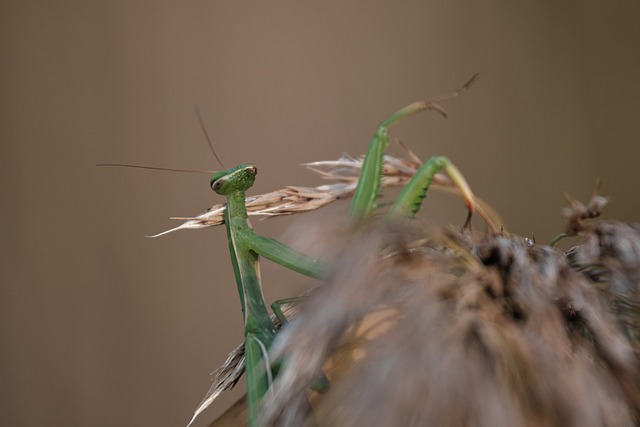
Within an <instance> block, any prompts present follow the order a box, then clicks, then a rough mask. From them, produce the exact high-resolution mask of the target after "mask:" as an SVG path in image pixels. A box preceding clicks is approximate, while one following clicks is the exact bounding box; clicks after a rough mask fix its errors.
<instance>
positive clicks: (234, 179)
mask: <svg viewBox="0 0 640 427" xmlns="http://www.w3.org/2000/svg"><path fill="white" fill-rule="evenodd" d="M476 78H477V75H475V76H473V77H472V78H471V79H470V80H469V81H468V82H467V83H466V84H465V85H464V86H462V87H461V88H460V89H458V90H456V91H454V92H451V93H448V94H445V95H440V96H436V97H434V98H430V99H428V100H425V101H418V102H415V103H412V104H409V105H407V106H406V107H404V108H402V109H400V110H398V111H396V112H395V113H394V114H392V115H390V116H389V117H388V118H387V119H385V120H383V121H382V122H381V123H380V124H379V126H378V128H377V130H376V132H375V134H374V136H373V138H372V140H371V142H370V144H369V148H368V150H367V152H366V155H365V157H364V161H363V164H362V169H361V173H360V176H359V178H358V182H357V185H356V188H355V191H354V194H353V199H352V202H351V208H350V212H349V216H350V222H351V225H352V228H353V229H354V230H356V229H358V227H359V225H361V224H363V223H364V222H366V221H367V220H369V219H371V217H372V216H373V215H374V213H375V211H376V208H377V203H376V202H377V198H378V196H379V195H380V191H381V180H382V174H383V169H382V164H383V159H384V152H385V150H386V148H387V147H388V146H389V143H390V138H389V128H390V127H391V126H393V125H395V124H397V123H398V122H400V121H402V120H403V119H405V118H407V117H409V116H411V115H413V114H416V113H418V112H420V111H425V110H434V111H437V112H439V113H441V114H442V115H444V116H446V114H445V112H444V110H443V109H442V108H441V107H440V106H439V105H438V102H440V101H444V100H446V99H449V98H454V97H457V96H458V95H459V94H460V93H461V92H463V91H464V90H466V89H467V88H468V87H469V86H470V85H471V84H472V83H473V82H474V81H475V80H476ZM440 171H444V172H446V173H447V174H448V175H449V177H450V178H451V180H452V182H453V183H454V184H455V185H456V187H458V189H459V191H460V193H461V194H462V197H463V199H464V201H465V203H466V205H467V209H468V216H467V220H466V222H465V227H466V226H467V225H468V224H469V222H470V220H471V216H472V214H473V212H474V210H475V206H476V202H475V199H474V195H473V193H472V191H471V188H470V187H469V185H468V184H467V182H466V180H465V178H464V177H463V175H462V174H461V173H460V171H459V170H458V168H457V167H456V166H455V165H454V164H453V163H452V162H451V161H450V160H449V159H447V158H446V157H442V156H436V157H432V158H430V159H429V160H428V161H427V162H425V163H424V164H423V165H422V166H421V167H420V168H419V169H418V170H417V172H416V173H415V174H414V176H413V177H412V178H411V179H410V181H409V183H408V184H407V185H405V187H404V188H403V189H402V191H401V193H400V195H399V196H398V198H397V199H396V201H395V202H394V203H393V205H392V206H391V207H390V209H389V210H388V212H387V214H386V217H387V218H388V219H390V220H392V219H398V218H403V217H409V218H411V217H413V216H415V215H416V213H417V212H418V211H419V210H420V208H421V203H422V200H423V199H424V197H425V196H426V193H427V190H428V189H429V186H430V184H431V182H432V180H433V178H434V176H435V175H436V174H437V173H438V172H440ZM256 174H257V168H256V166H255V165H252V164H242V165H239V166H237V167H234V168H232V169H229V170H226V171H221V172H217V173H215V174H213V176H212V177H211V188H212V189H213V191H215V192H216V193H217V194H219V195H221V196H224V197H225V198H226V210H225V211H224V224H225V226H226V230H227V239H228V244H229V253H230V256H231V263H232V265H233V270H234V275H235V280H236V284H237V288H238V294H239V297H240V303H241V306H242V313H243V317H244V346H245V356H246V373H247V403H248V418H249V425H250V426H251V427H255V426H258V425H260V403H261V401H262V398H263V397H264V396H265V394H266V393H267V392H268V390H269V387H270V386H271V384H272V382H273V379H274V376H276V375H277V372H276V371H277V369H275V368H273V367H272V366H271V364H270V362H269V348H270V347H271V344H272V343H273V341H274V339H275V337H276V333H277V331H276V327H275V325H274V322H273V321H272V319H271V316H270V315H269V313H268V311H267V308H266V304H265V301H264V297H263V293H262V285H261V282H260V272H259V265H258V260H259V257H264V258H266V259H268V260H270V261H272V262H275V263H277V264H280V265H282V266H284V267H286V268H288V269H291V270H293V271H296V272H298V273H301V274H304V275H306V276H309V277H313V278H318V279H322V278H323V277H325V276H326V274H327V272H328V270H327V268H328V267H327V266H325V265H323V264H322V263H321V262H320V261H318V260H315V259H313V258H311V257H308V256H306V255H304V254H301V253H299V252H297V251H295V250H294V249H292V248H290V247H288V246H286V245H284V244H283V243H281V242H279V241H277V240H274V239H271V238H268V237H263V236H259V235H257V234H255V233H254V231H253V229H252V228H251V227H250V225H249V223H248V221H247V218H248V214H247V207H246V201H245V200H246V191H247V190H249V188H250V187H251V186H252V185H253V183H254V181H255V178H256ZM276 307H277V305H276V306H275V307H274V312H275V313H276V314H278V311H279V310H277V308H276ZM196 415H197V413H196ZM192 421H193V420H192Z"/></svg>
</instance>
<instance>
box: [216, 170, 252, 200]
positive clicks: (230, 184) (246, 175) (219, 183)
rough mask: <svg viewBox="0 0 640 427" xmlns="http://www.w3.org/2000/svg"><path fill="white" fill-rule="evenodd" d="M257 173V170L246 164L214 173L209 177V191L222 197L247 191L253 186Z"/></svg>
mask: <svg viewBox="0 0 640 427" xmlns="http://www.w3.org/2000/svg"><path fill="white" fill-rule="evenodd" d="M257 173H258V168H256V167H255V165H251V164H248V163H245V164H242V165H240V166H236V167H235V168H232V169H229V170H226V171H221V172H216V173H214V174H213V176H212V177H211V189H212V190H213V191H215V192H216V193H218V194H220V195H222V196H227V195H229V194H231V193H233V192H234V191H247V190H248V189H249V188H250V187H251V186H252V185H253V182H254V181H255V179H256V174H257Z"/></svg>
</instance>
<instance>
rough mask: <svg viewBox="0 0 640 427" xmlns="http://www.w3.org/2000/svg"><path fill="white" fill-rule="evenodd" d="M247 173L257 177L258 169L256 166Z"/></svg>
mask: <svg viewBox="0 0 640 427" xmlns="http://www.w3.org/2000/svg"><path fill="white" fill-rule="evenodd" d="M247 173H249V174H250V175H256V174H257V173H258V168H257V167H255V166H252V167H250V168H248V169H247Z"/></svg>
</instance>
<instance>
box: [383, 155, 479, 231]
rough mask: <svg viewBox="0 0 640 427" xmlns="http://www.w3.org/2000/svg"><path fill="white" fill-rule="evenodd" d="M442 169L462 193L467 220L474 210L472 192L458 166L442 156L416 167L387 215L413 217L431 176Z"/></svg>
mask: <svg viewBox="0 0 640 427" xmlns="http://www.w3.org/2000/svg"><path fill="white" fill-rule="evenodd" d="M443 169H444V170H445V171H446V172H447V174H448V175H449V177H450V178H451V180H452V181H453V182H454V184H455V185H456V187H458V189H459V190H460V192H461V193H462V197H463V198H464V200H465V202H466V204H467V208H468V209H469V217H468V218H467V222H468V221H469V219H470V217H471V214H473V212H474V210H475V199H474V196H473V192H472V191H471V187H470V186H469V184H468V183H467V180H466V179H465V178H464V176H463V175H462V173H461V172H460V171H459V170H458V168H457V167H456V166H455V165H454V164H453V163H451V161H450V160H449V159H448V158H446V157H444V156H435V157H431V158H430V159H429V160H427V161H426V162H425V163H424V164H423V165H422V166H421V167H420V169H418V171H417V172H416V173H415V174H414V175H413V177H412V178H411V180H410V181H409V183H408V184H407V185H405V186H404V188H403V189H402V191H401V192H400V195H399V196H398V198H397V199H396V201H395V202H394V203H393V205H392V206H391V208H390V209H389V212H388V213H387V217H389V218H393V217H409V218H413V217H414V216H415V215H416V214H417V213H418V211H419V210H420V208H421V207H422V201H423V200H424V198H425V197H426V195H427V191H428V190H429V186H430V185H431V182H432V181H433V177H434V176H435V174H437V173H438V172H440V171H441V170H443ZM465 225H466V224H465Z"/></svg>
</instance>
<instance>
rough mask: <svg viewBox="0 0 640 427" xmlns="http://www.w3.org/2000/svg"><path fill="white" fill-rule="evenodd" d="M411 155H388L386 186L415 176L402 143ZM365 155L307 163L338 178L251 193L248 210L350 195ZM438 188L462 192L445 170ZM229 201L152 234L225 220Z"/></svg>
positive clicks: (415, 164)
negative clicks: (313, 184) (320, 183)
mask: <svg viewBox="0 0 640 427" xmlns="http://www.w3.org/2000/svg"><path fill="white" fill-rule="evenodd" d="M402 147H403V149H404V150H405V151H406V154H407V158H406V159H402V158H398V157H394V156H388V155H387V156H385V157H384V164H383V173H384V176H383V178H382V186H383V187H394V186H402V185H405V184H406V183H408V182H409V180H410V179H411V177H412V176H413V175H414V174H415V173H416V171H417V170H418V168H419V167H420V166H421V165H422V162H421V161H420V159H418V158H417V157H416V156H415V155H414V154H413V153H412V152H410V151H409V150H408V149H406V148H405V147H404V146H402ZM362 161H363V158H362V157H361V158H357V159H355V158H353V157H350V156H348V155H346V154H344V155H343V156H342V157H340V158H339V159H338V160H326V161H318V162H312V163H307V164H305V166H306V167H307V168H309V169H310V170H312V171H314V172H316V173H318V174H319V175H320V176H322V178H324V179H327V180H332V181H335V182H334V183H332V184H326V185H320V186H318V187H298V186H288V187H285V188H282V189H280V190H276V191H272V192H271V193H267V194H261V195H257V196H250V197H247V199H246V205H247V213H248V214H249V216H258V217H262V218H268V217H274V216H282V215H292V214H296V213H301V212H309V211H313V210H316V209H319V208H321V207H323V206H326V205H328V204H330V203H333V202H335V201H336V200H340V199H345V198H349V197H351V196H352V195H353V192H354V190H355V188H356V184H357V182H358V177H359V176H360V169H361V168H362ZM432 185H433V186H435V187H436V188H440V189H443V190H445V191H449V192H453V193H458V190H457V188H456V187H455V185H454V184H453V183H452V182H451V180H450V179H449V178H448V177H447V176H446V175H443V174H437V175H436V176H435V177H434V179H433V182H432ZM477 202H478V206H477V208H478V212H479V213H480V215H481V216H482V217H483V218H485V220H486V221H488V222H494V223H496V224H501V223H502V221H501V220H500V218H499V216H498V215H497V214H496V213H495V212H494V211H493V210H492V209H491V208H490V207H489V206H488V205H487V204H486V203H484V202H483V201H482V200H481V199H478V200H477ZM225 209H226V204H224V203H221V204H217V205H214V206H212V207H211V208H210V209H209V210H208V211H207V212H206V213H204V214H202V215H198V216H196V217H173V218H172V219H177V220H183V221H185V222H184V223H183V224H181V225H179V226H177V227H174V228H172V229H170V230H167V231H164V232H162V233H158V234H156V235H154V236H151V237H159V236H163V235H165V234H168V233H171V232H174V231H178V230H184V229H200V228H205V227H214V226H217V225H222V224H224V211H225ZM485 212H486V213H485Z"/></svg>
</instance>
